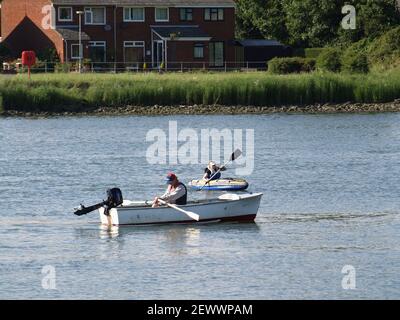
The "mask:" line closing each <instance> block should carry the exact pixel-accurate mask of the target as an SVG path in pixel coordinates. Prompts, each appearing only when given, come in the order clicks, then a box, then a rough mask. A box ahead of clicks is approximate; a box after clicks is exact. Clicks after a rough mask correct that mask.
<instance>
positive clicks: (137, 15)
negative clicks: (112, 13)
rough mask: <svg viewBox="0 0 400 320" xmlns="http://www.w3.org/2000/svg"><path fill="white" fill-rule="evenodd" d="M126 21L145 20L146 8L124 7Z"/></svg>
mask: <svg viewBox="0 0 400 320" xmlns="http://www.w3.org/2000/svg"><path fill="white" fill-rule="evenodd" d="M124 21H125V22H144V8H124Z"/></svg>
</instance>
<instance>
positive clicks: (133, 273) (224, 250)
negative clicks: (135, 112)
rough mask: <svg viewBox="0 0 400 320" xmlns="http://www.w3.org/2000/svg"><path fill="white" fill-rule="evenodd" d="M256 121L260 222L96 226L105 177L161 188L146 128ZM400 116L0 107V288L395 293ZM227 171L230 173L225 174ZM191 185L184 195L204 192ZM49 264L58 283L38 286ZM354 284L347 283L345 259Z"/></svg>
mask: <svg viewBox="0 0 400 320" xmlns="http://www.w3.org/2000/svg"><path fill="white" fill-rule="evenodd" d="M170 120H177V121H178V126H179V128H180V129H182V128H185V127H190V128H194V129H196V130H200V129H202V128H221V126H222V127H226V126H227V127H229V128H243V129H245V128H250V129H254V130H255V167H256V168H255V171H254V173H253V174H252V175H251V176H248V177H246V178H247V180H248V181H249V182H250V183H251V191H256V192H263V193H264V194H265V196H264V198H263V201H262V204H261V208H260V211H259V216H258V218H257V221H256V223H255V224H245V225H240V224H209V225H202V226H193V225H186V226H175V225H169V226H158V227H125V228H119V229H115V230H112V231H107V230H104V229H102V228H101V227H100V226H99V224H98V215H97V213H94V214H91V215H88V216H85V217H82V218H78V217H75V216H74V215H73V214H72V212H73V208H74V207H75V206H76V205H78V204H79V203H80V202H84V203H85V204H93V203H96V202H98V201H99V200H101V199H103V198H104V193H105V190H106V189H107V188H108V187H113V186H119V187H120V188H121V189H122V190H123V192H124V196H125V197H126V198H129V199H135V200H142V199H150V198H152V197H153V196H154V195H155V194H157V193H160V192H162V191H163V188H164V185H163V184H162V183H163V181H162V177H163V175H164V174H165V172H166V171H168V170H170V169H171V170H174V171H176V172H177V173H178V174H179V176H180V177H181V179H182V180H183V181H185V182H187V181H189V180H190V179H192V178H195V177H196V178H197V176H195V173H199V174H200V173H201V171H202V167H201V166H196V165H190V166H180V167H176V166H173V167H169V166H167V165H165V166H150V165H149V164H147V161H146V150H147V148H148V147H149V143H146V142H145V138H146V134H147V132H148V130H149V129H152V128H163V129H165V130H167V128H168V122H169V121H170ZM399 122H400V115H398V114H384V115H319V116H311V115H309V116H303V115H267V116H236V117H235V116H196V117H194V116H192V117H189V116H179V117H116V118H112V117H106V118H97V117H91V118H66V119H61V118H60V119H39V120H28V119H4V118H3V119H1V118H0V179H1V180H0V181H1V182H0V208H1V209H0V213H1V215H0V228H1V233H0V299H21V298H26V299H42V298H45V299H61V298H66V299H92V298H95V299H97V298H101V299H222V298H224V299H245V298H251V299H288V298H289V299H291V298H294V299H327V298H339V299H352V298H357V299H366V298H378V299H386V298H400V252H399V251H400V237H399V230H400V219H399V217H400V216H399V213H400V201H399V200H400V184H399V176H400V125H399ZM233 173H234V172H233V171H232V170H230V171H229V174H233ZM198 196H199V195H198V194H191V197H198ZM46 265H51V266H54V267H55V270H56V290H45V289H43V287H42V279H43V277H44V275H43V274H42V272H41V271H42V268H43V267H44V266H46ZM345 265H352V266H354V268H355V269H356V290H343V288H342V278H343V276H344V274H342V273H341V271H342V268H343V266H345Z"/></svg>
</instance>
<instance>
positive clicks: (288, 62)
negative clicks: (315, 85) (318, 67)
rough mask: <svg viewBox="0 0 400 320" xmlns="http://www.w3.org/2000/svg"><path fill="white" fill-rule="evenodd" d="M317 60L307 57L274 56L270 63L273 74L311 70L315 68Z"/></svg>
mask: <svg viewBox="0 0 400 320" xmlns="http://www.w3.org/2000/svg"><path fill="white" fill-rule="evenodd" d="M315 64H316V63H315V60H314V59H305V58H274V59H272V60H271V61H270V62H269V63H268V70H269V72H270V73H273V74H288V73H300V72H311V71H314V70H315Z"/></svg>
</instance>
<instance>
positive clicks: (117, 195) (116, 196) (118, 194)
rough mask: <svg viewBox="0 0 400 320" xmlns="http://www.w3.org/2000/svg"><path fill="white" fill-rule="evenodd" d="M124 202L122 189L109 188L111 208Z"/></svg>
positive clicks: (108, 195) (109, 206)
mask: <svg viewBox="0 0 400 320" xmlns="http://www.w3.org/2000/svg"><path fill="white" fill-rule="evenodd" d="M123 202H124V198H123V197H122V191H121V189H119V188H113V189H109V190H107V207H108V208H109V209H111V208H116V207H118V206H120V205H121V204H122V203H123Z"/></svg>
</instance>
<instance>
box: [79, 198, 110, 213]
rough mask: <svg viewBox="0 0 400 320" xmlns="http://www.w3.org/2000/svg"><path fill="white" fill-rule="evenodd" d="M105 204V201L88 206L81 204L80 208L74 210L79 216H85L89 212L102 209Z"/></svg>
mask: <svg viewBox="0 0 400 320" xmlns="http://www.w3.org/2000/svg"><path fill="white" fill-rule="evenodd" d="M104 205H105V202H104V201H103V202H101V203H98V204H95V205H94V206H90V207H87V208H86V207H85V206H84V205H82V204H81V206H80V208H78V209H77V210H76V211H75V212H74V214H75V215H77V216H83V215H84V214H88V213H90V212H92V211H95V210H97V209H100V208H101V207H102V206H104Z"/></svg>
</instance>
